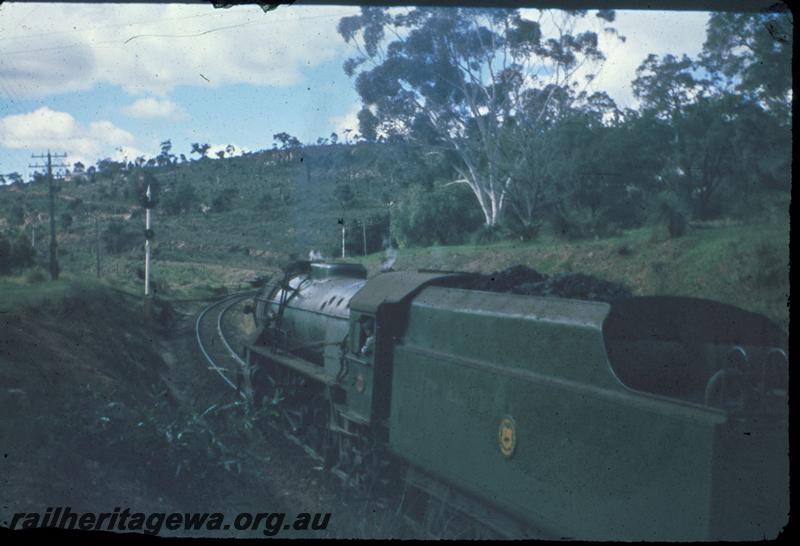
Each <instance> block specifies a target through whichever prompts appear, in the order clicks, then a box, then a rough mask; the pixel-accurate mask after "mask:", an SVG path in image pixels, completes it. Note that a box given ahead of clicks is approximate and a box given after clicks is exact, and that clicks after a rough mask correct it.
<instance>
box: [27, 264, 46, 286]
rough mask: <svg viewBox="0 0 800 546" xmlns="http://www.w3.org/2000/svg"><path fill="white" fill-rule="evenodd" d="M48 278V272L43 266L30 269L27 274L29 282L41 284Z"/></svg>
mask: <svg viewBox="0 0 800 546" xmlns="http://www.w3.org/2000/svg"><path fill="white" fill-rule="evenodd" d="M46 280H47V274H46V273H45V270H44V269H42V268H41V267H37V268H34V269H31V270H30V271H28V273H27V274H26V275H25V281H26V282H27V283H28V284H39V283H42V282H44V281H46Z"/></svg>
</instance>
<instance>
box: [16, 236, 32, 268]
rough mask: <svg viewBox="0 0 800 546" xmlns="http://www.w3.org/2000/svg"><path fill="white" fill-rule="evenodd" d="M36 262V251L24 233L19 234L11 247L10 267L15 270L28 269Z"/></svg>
mask: <svg viewBox="0 0 800 546" xmlns="http://www.w3.org/2000/svg"><path fill="white" fill-rule="evenodd" d="M35 261H36V251H35V250H34V249H33V247H32V246H31V240H30V239H29V238H28V236H27V235H26V234H25V233H20V234H19V236H18V237H17V240H16V241H14V244H13V245H12V247H11V265H12V267H15V268H24V267H30V266H32V265H33V264H34V262H35Z"/></svg>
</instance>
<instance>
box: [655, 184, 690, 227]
mask: <svg viewBox="0 0 800 546" xmlns="http://www.w3.org/2000/svg"><path fill="white" fill-rule="evenodd" d="M689 217H690V212H689V207H688V206H687V205H686V203H685V202H684V201H682V200H681V199H680V198H679V197H678V196H677V195H676V194H675V193H672V192H670V191H663V192H660V193H658V194H657V195H656V196H655V197H654V198H653V199H652V201H651V203H650V206H649V212H648V218H649V221H650V223H651V224H654V225H656V226H663V227H665V228H666V230H667V233H668V234H669V236H670V237H672V238H677V237H681V236H683V235H684V234H685V233H686V230H687V229H688V228H689Z"/></svg>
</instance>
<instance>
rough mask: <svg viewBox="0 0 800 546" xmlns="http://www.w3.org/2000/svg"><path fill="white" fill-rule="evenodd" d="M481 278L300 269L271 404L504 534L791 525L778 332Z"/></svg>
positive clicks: (296, 431)
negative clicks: (483, 285) (507, 287)
mask: <svg viewBox="0 0 800 546" xmlns="http://www.w3.org/2000/svg"><path fill="white" fill-rule="evenodd" d="M474 278H475V275H473V274H466V273H453V272H437V271H416V272H407V271H404V272H387V273H381V274H378V275H376V276H374V277H372V278H370V279H369V280H367V275H366V271H365V270H364V268H363V267H362V266H360V265H353V264H340V263H309V262H300V263H298V264H295V265H294V267H293V268H291V269H289V270H287V272H286V274H285V275H282V276H278V277H276V278H275V279H273V280H272V281H271V282H268V283H267V284H266V285H265V286H264V289H263V290H262V293H261V294H260V295H259V296H258V297H257V298H256V305H255V308H254V309H255V311H254V314H255V319H256V323H257V325H258V327H259V330H258V333H257V335H256V336H255V337H254V339H253V340H252V341H251V342H250V343H248V344H247V346H246V348H245V353H246V357H247V361H248V362H249V363H250V370H251V374H252V383H253V385H255V388H256V392H257V393H258V397H259V402H260V403H262V404H273V405H274V406H275V407H276V408H278V411H279V413H280V414H281V415H282V416H283V417H284V418H285V420H286V422H287V424H288V429H289V434H290V437H292V438H293V439H295V440H296V441H297V442H298V443H299V444H301V445H302V446H304V447H305V448H306V450H307V451H308V452H309V454H311V455H312V456H314V457H317V458H319V459H320V460H322V461H324V462H325V464H326V466H327V467H328V468H330V469H331V471H333V472H334V473H335V474H337V475H339V476H340V477H342V478H343V479H344V480H346V481H347V482H349V483H351V484H354V485H356V486H358V485H360V484H364V483H367V482H370V480H375V479H377V477H378V476H386V475H390V474H391V473H392V472H393V471H394V472H395V473H397V472H402V481H403V487H408V488H411V489H412V490H413V491H415V492H417V493H419V494H420V495H422V496H423V498H426V499H428V502H429V503H430V499H435V500H436V501H437V502H441V503H444V504H446V505H447V506H448V508H449V509H451V510H453V511H454V512H457V513H459V514H463V515H466V516H468V518H465V519H468V520H469V521H473V522H477V523H478V524H480V525H481V526H484V527H485V528H487V529H491V530H492V532H494V533H496V534H500V535H502V536H507V537H516V538H519V537H527V536H535V537H552V538H562V537H570V538H577V539H595V540H708V539H735V540H739V539H760V538H764V537H767V538H769V537H774V536H776V535H777V534H778V533H779V532H780V531H781V529H782V528H783V526H784V525H785V524H786V523H787V520H788V512H789V500H788V499H789V484H788V476H789V468H788V415H787V414H788V359H787V355H786V352H785V347H786V343H787V339H786V334H785V333H784V332H783V331H782V330H781V329H780V328H778V327H777V326H776V325H775V324H774V323H772V322H771V321H769V320H768V319H766V318H765V317H763V316H761V315H757V314H754V313H750V312H747V311H744V310H742V309H738V308H736V307H733V306H730V305H726V304H722V303H718V302H713V301H707V300H700V299H694V298H679V297H629V298H621V299H615V300H614V301H612V302H611V303H608V302H602V301H582V300H574V299H565V298H555V297H536V296H525V295H518V294H508V293H497V292H491V291H485V290H474V289H470V288H469V287H470V286H471V285H474V283H473V282H472V281H473V280H474ZM409 511H410V512H413V511H414V509H413V507H412V508H411V509H410V510H409Z"/></svg>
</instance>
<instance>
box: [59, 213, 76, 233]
mask: <svg viewBox="0 0 800 546" xmlns="http://www.w3.org/2000/svg"><path fill="white" fill-rule="evenodd" d="M60 221H61V227H62V228H64V229H65V230H66V231H69V228H71V227H72V223H73V222H74V221H75V219H74V218H73V217H72V215H71V214H70V213H68V212H62V213H61V216H60Z"/></svg>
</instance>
